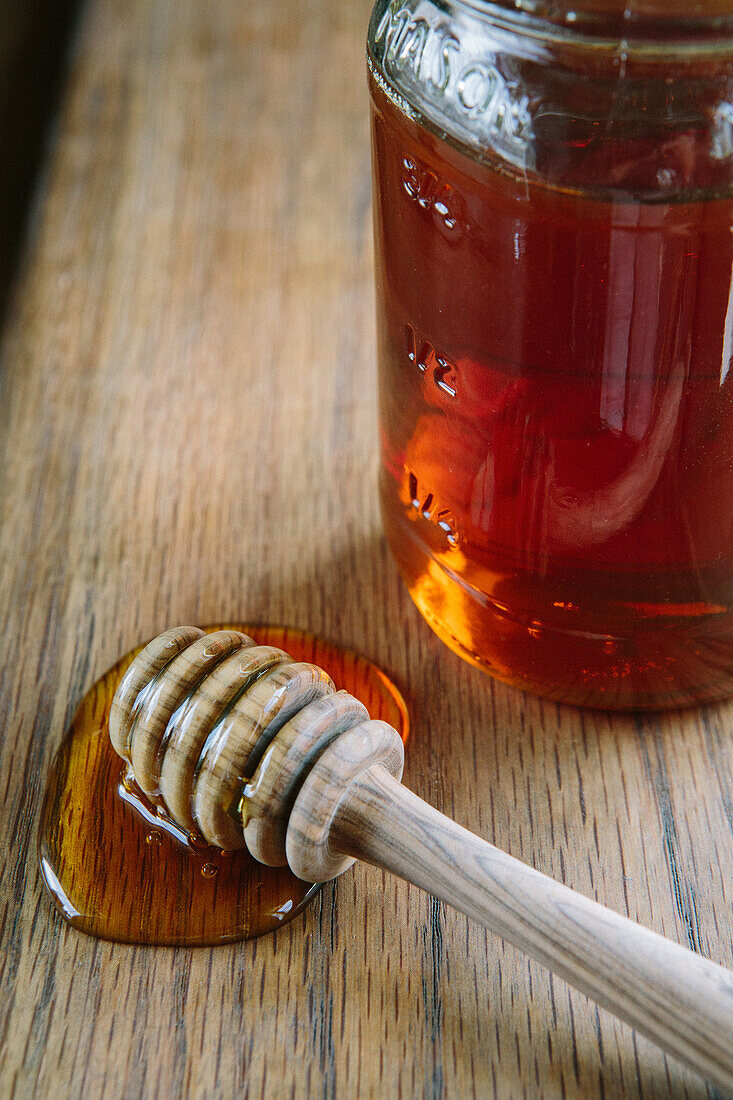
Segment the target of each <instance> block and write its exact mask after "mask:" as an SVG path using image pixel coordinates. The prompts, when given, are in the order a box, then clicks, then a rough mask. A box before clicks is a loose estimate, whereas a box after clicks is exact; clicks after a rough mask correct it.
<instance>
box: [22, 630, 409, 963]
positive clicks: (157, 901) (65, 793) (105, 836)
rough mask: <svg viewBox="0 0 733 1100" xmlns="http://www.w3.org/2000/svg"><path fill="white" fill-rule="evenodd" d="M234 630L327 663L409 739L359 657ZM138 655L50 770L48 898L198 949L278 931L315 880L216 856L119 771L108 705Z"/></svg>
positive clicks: (90, 924)
mask: <svg viewBox="0 0 733 1100" xmlns="http://www.w3.org/2000/svg"><path fill="white" fill-rule="evenodd" d="M212 629H214V628H212ZM234 629H237V630H240V629H241V630H243V631H244V632H246V633H248V634H251V635H253V636H254V637H255V638H256V639H257V641H258V642H259V643H260V644H263V645H273V646H277V647H278V648H280V649H284V650H285V651H286V652H287V653H289V654H290V655H291V656H292V657H293V658H294V659H295V660H297V661H308V662H311V663H313V664H316V665H319V666H320V667H322V668H324V669H325V670H326V672H328V674H329V675H330V676H331V678H332V679H333V681H334V683H335V684H337V686H338V687H343V688H345V689H346V690H347V691H349V692H350V693H351V694H352V695H354V696H355V697H356V698H357V699H359V700H360V701H361V702H363V703H364V705H365V706H366V707H367V709H368V710H369V711H370V714H371V716H372V717H373V718H382V719H384V720H385V721H387V722H389V723H390V724H391V725H393V726H394V727H395V728H396V729H397V730H398V731H399V732H400V733H401V735H402V736H403V738H404V737H406V735H407V729H408V719H407V710H406V708H405V704H404V701H403V699H402V697H401V695H400V693H399V691H398V690H397V688H396V687H395V686H394V685H393V684H392V682H391V681H390V680H389V679H388V677H387V676H385V675H384V673H382V672H381V671H380V670H379V669H378V668H376V666H375V665H373V664H371V663H370V662H369V661H366V660H365V659H364V658H363V657H360V656H359V655H358V654H356V653H354V652H353V651H351V650H344V649H341V648H339V647H338V646H335V645H333V644H331V643H329V642H326V641H324V640H323V639H321V638H317V637H316V636H314V635H312V634H307V633H304V632H302V631H297V630H284V629H281V628H278V627H242V626H239V625H237V626H235V627H234ZM139 652H140V649H136V650H134V651H133V652H131V653H128V654H127V655H126V656H125V657H123V658H122V659H121V660H120V661H118V663H117V664H116V665H115V666H114V667H113V668H111V669H110V670H109V672H107V673H106V674H105V675H104V676H103V677H102V678H101V679H100V680H98V681H97V682H96V683H95V684H94V685H93V686H92V688H91V689H90V690H89V691H88V692H87V694H86V695H85V696H84V698H83V700H82V702H81V704H80V706H79V708H78V710H77V713H76V716H75V717H74V720H73V722H72V724H71V727H70V728H69V730H68V733H67V735H66V737H65V739H64V741H63V743H62V745H61V748H60V750H59V753H58V755H57V758H56V760H55V762H54V765H53V767H52V770H51V773H50V776H49V781H48V787H47V790H46V796H45V800H44V806H43V811H42V815H41V826H40V833H39V855H40V861H41V871H42V874H43V879H44V882H45V884H46V887H47V888H48V890H49V893H50V894H51V897H52V899H53V901H54V904H55V905H56V908H57V909H58V910H59V912H60V913H61V915H62V916H63V917H64V918H65V919H66V920H67V921H68V922H69V923H70V924H71V925H73V926H74V927H75V928H77V929H79V930H80V931H83V932H87V933H89V934H91V935H95V936H99V937H101V938H103V939H110V940H117V941H120V942H123V943H149V944H179V945H184V944H187V945H194V946H195V945H201V944H216V943H224V942H228V941H232V940H239V939H249V938H251V937H254V936H258V935H262V934H263V933H265V932H271V931H274V930H275V929H276V928H278V927H279V926H280V925H282V924H285V923H286V922H287V921H290V920H292V919H293V917H295V916H296V915H297V914H298V913H300V912H301V911H302V910H303V908H304V907H305V906H306V905H307V904H308V902H309V901H310V900H311V899H312V898H313V897H314V895H315V893H316V891H317V889H318V887H317V886H315V885H314V884H312V883H307V882H302V881H301V880H299V879H297V878H296V877H295V876H294V875H293V874H291V872H290V871H289V870H288V868H272V867H264V866H262V865H261V864H259V863H257V862H256V861H255V860H254V859H253V858H252V857H251V856H250V855H249V854H248V853H247V852H246V850H240V851H236V852H223V851H220V850H219V849H217V848H212V847H210V846H209V845H207V844H206V843H205V842H203V841H202V840H201V839H200V838H196V837H195V836H189V835H187V834H186V833H184V832H183V831H182V830H181V829H180V828H178V826H177V825H176V824H175V823H174V822H172V821H171V820H170V819H169V818H168V817H167V816H166V815H165V814H164V813H161V811H160V809H158V808H157V807H156V806H154V805H153V804H152V803H151V802H149V801H148V799H147V798H146V797H145V796H144V795H143V793H142V792H141V791H140V790H139V789H138V787H137V786H136V784H135V783H134V781H133V780H132V779H131V778H129V777H128V776H127V775H126V774H125V765H124V763H123V761H122V760H121V759H120V758H119V757H118V756H117V754H116V753H115V752H114V750H113V748H112V745H111V743H110V740H109V735H108V730H107V722H108V718H109V709H110V705H111V702H112V698H113V696H114V693H115V690H116V688H117V685H118V683H119V682H120V679H121V678H122V675H123V673H124V672H125V670H126V669H127V667H128V666H129V664H130V663H131V661H132V660H133V659H134V657H135V656H136V655H137V653H139ZM245 778H247V777H243V779H245Z"/></svg>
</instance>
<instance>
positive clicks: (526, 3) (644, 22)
mask: <svg viewBox="0 0 733 1100" xmlns="http://www.w3.org/2000/svg"><path fill="white" fill-rule="evenodd" d="M453 2H454V3H455V4H456V5H457V6H458V7H464V8H470V9H471V10H472V11H473V12H474V13H476V14H477V15H479V16H484V17H489V18H494V19H499V20H504V19H506V20H508V21H511V22H512V23H514V22H515V21H518V20H521V21H522V22H523V23H526V22H530V23H533V24H536V25H537V29H538V31H539V30H540V28H541V27H542V26H547V25H548V24H549V25H550V26H553V27H554V28H557V30H558V31H563V30H564V31H566V32H567V33H569V34H578V33H580V34H589V35H592V36H593V37H596V36H600V37H603V38H608V39H617V38H627V39H644V40H649V41H650V42H658V41H660V40H661V41H669V42H670V43H673V42H674V43H675V44H677V43H679V42H680V40H685V39H693V40H697V41H699V39H700V38H702V39H710V38H711V37H715V38H716V39H717V40H718V42H719V43H720V45H721V46H723V42H722V41H721V39H722V40H725V39H733V0H692V2H691V0H453ZM726 44H727V43H726Z"/></svg>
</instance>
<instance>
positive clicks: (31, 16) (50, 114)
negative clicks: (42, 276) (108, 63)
mask: <svg viewBox="0 0 733 1100" xmlns="http://www.w3.org/2000/svg"><path fill="white" fill-rule="evenodd" d="M80 7H81V4H80V2H79V0H0V150H2V156H1V157H0V318H1V317H2V315H3V314H4V312H5V308H6V306H7V300H8V292H9V290H10V287H11V286H12V282H13V276H14V274H15V268H16V265H17V262H18V259H19V256H20V251H21V246H22V242H23V238H24V236H25V230H26V225H27V220H28V215H29V211H30V203H31V200H32V197H33V189H34V183H35V179H36V176H37V173H38V170H39V167H40V164H41V160H42V157H43V152H44V147H45V143H46V136H47V134H48V132H49V127H50V125H51V124H52V122H53V118H54V114H55V111H56V108H57V106H58V102H59V94H60V91H61V86H62V79H63V73H64V67H65V66H64V62H65V59H66V55H67V51H68V48H69V42H70V39H71V34H72V31H73V28H74V25H75V21H76V15H77V13H78V11H79V9H80Z"/></svg>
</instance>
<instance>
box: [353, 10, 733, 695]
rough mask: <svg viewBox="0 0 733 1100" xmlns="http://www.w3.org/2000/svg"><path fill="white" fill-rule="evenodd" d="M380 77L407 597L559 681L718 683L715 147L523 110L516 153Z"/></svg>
mask: <svg viewBox="0 0 733 1100" xmlns="http://www.w3.org/2000/svg"><path fill="white" fill-rule="evenodd" d="M414 25H415V26H416V27H417V26H418V21H417V20H415V21H414ZM405 26H406V27H407V30H405V29H404V28H405ZM410 26H412V24H409V25H405V24H402V25H401V27H402V29H400V28H399V27H398V30H399V31H400V34H402V39H400V40H399V41H398V40H397V39H395V41H397V45H396V46H395V47H394V50H395V51H396V50H397V49H398V47H399V44H400V42H401V41H406V38H405V35H406V33H407V31H409V28H410ZM418 29H419V27H418ZM410 41H412V40H410ZM405 48H406V47H404V48H403V52H404V49H405ZM395 64H396V62H395ZM405 64H407V63H406V62H405ZM445 71H446V73H447V72H448V70H447V68H446V69H445ZM421 75H422V70H421ZM446 79H447V76H446ZM666 86H667V85H666V84H665V87H666ZM371 92H372V99H373V115H372V126H373V132H372V138H373V154H374V190H375V229H376V233H375V238H376V267H377V317H378V350H379V368H380V428H381V454H382V467H381V500H382V508H383V515H384V523H385V527H386V532H387V536H388V539H389V542H390V545H391V548H392V551H393V553H394V555H395V557H396V559H397V562H398V564H399V566H400V569H401V571H402V573H403V576H404V578H405V580H406V582H407V585H408V587H409V590H410V593H411V595H412V597H413V599H414V600H415V602H416V604H417V606H418V607H419V609H420V610H421V612H422V613H423V615H424V616H425V618H426V619H427V620H428V622H429V623H430V624H431V626H432V627H433V628H434V629H435V631H436V632H437V633H438V634H439V635H440V637H441V638H442V639H443V640H444V641H445V642H447V644H448V645H449V646H451V647H452V648H453V649H454V650H456V651H457V652H458V653H460V654H461V655H462V656H463V657H465V658H467V659H468V660H470V661H473V662H474V663H476V664H478V665H480V666H481V667H482V668H485V669H487V670H488V671H489V672H491V673H493V674H494V675H495V676H497V677H499V678H501V679H503V680H506V681H508V682H510V683H513V684H517V685H519V686H521V687H524V688H527V689H530V690H533V691H537V692H540V693H542V694H546V695H550V696H552V697H554V698H557V699H562V700H567V701H570V702H576V703H586V704H592V705H599V706H611V707H659V706H677V705H685V704H689V703H693V702H700V701H708V700H714V699H718V698H721V697H723V696H725V695H728V694H730V693H731V691H733V610H732V609H733V371H730V365H731V351H732V350H733V348H732V344H733V280H732V275H731V273H732V271H733V233H732V232H731V225H732V224H733V204H732V201H731V198H730V183H731V180H730V158H726V156H722V157H721V156H720V155H718V154H719V153H720V150H719V149H718V150H716V149H715V148H712V147H711V142H710V135H709V133H706V132H704V131H702V130H700V129H699V128H696V125H695V123H694V122H693V121H691V122H689V123H685V122H684V121H683V122H682V123H679V122H678V123H677V125H676V128H675V127H670V132H669V136H668V138H667V140H666V141H661V142H660V140H659V137H658V135H655V136H654V138H653V139H652V138H650V137H649V136H648V135H646V134H645V131H644V128H643V125H641V123H639V122H638V121H636V122H634V124H633V125H631V124H629V126H627V127H626V129H625V130H622V137H618V138H614V139H613V140H604V137H603V133H602V132H600V131H601V130H602V127H599V126H596V127H595V128H594V127H593V126H591V125H590V123H588V125H587V126H586V127H585V129H584V128H583V126H582V125H581V124H580V123H578V122H577V120H576V121H575V123H574V129H573V130H572V133H571V134H570V136H568V134H567V133H566V132H565V131H564V130H563V129H562V127H561V126H560V125H559V123H558V120H557V118H554V117H552V116H551V115H550V114H549V113H546V114H545V115H543V114H542V113H541V110H539V111H538V117H537V119H536V120H533V121H532V126H533V128H534V129H533V133H532V142H533V145H532V152H533V156H534V158H535V160H534V164H533V171H532V172H527V171H523V172H520V171H517V170H513V169H512V166H511V165H507V164H506V163H501V162H500V161H499V159H498V158H496V157H493V158H492V157H490V156H489V157H485V158H482V157H481V155H480V154H479V153H477V151H476V150H471V149H467V148H465V147H463V146H462V145H461V143H460V142H459V141H456V140H452V139H449V138H447V137H445V136H444V135H441V134H440V132H439V131H438V128H437V126H435V125H432V126H430V125H427V124H423V122H422V121H421V119H420V117H419V115H417V113H416V112H413V113H412V115H411V116H408V114H406V113H405V112H403V111H402V110H401V109H400V106H399V103H398V102H397V101H396V97H394V96H393V97H388V95H387V94H385V87H384V84H383V82H382V86H380V85H379V84H378V83H377V82H376V80H374V79H372V81H371ZM668 94H669V93H668ZM670 110H671V108H670ZM637 113H639V112H637ZM640 117H642V120H643V112H641V113H640ZM690 117H691V118H692V117H693V116H692V115H691V116H690ZM623 135H626V136H623ZM667 193H670V194H669V197H667ZM685 196H689V199H688V198H686V197H685Z"/></svg>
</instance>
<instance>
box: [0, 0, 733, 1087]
mask: <svg viewBox="0 0 733 1100" xmlns="http://www.w3.org/2000/svg"><path fill="white" fill-rule="evenodd" d="M367 17H368V10H367V0H348V2H347V0H343V2H340V3H338V4H336V3H332V4H324V3H322V2H321V0H306V2H303V0H272V2H270V3H261V4H255V3H247V2H246V0H245V2H242V0H217V2H216V3H201V2H200V0H129V2H128V3H125V4H120V3H117V2H116V0H92V2H91V4H90V5H89V7H88V8H87V10H86V12H85V15H84V17H83V20H82V23H81V26H80V34H79V37H78V41H77V44H76V47H75V51H74V53H73V57H72V63H71V72H70V78H69V84H68V91H67V95H66V99H65V105H64V108H63V111H62V115H61V119H60V125H59V129H58V133H57V137H56V140H55V141H54V143H53V147H52V149H51V151H50V155H49V158H48V162H47V170H46V172H45V175H44V178H43V180H42V186H41V190H40V193H39V198H38V204H37V212H36V216H35V219H34V221H33V224H32V229H31V234H30V239H29V243H28V248H27V253H26V258H25V264H24V268H23V271H22V272H21V277H20V279H19V281H18V284H17V293H16V296H15V302H14V307H13V310H12V313H11V317H10V321H9V324H8V326H7V329H6V332H5V336H4V344H3V360H4V368H3V369H4V373H3V376H2V379H3V382H2V384H3V399H2V403H1V404H0V416H2V439H3V441H4V448H5V450H4V465H3V477H2V493H1V495H0V504H1V506H2V528H1V530H0V576H1V578H2V588H3V602H2V607H3V620H2V623H3V631H2V641H1V642H0V645H1V646H2V681H1V683H2V748H1V750H0V751H1V757H0V761H1V763H0V777H1V778H0V783H1V785H2V800H1V808H0V822H1V828H2V837H3V847H4V856H5V865H4V868H3V870H2V880H1V881H2V886H1V888H0V889H1V892H0V914H1V916H0V934H1V936H2V953H1V954H0V988H1V990H2V993H1V996H0V1005H2V1008H1V1009H0V1037H1V1044H2V1046H1V1052H0V1065H1V1069H0V1094H1V1095H3V1096H7V1095H13V1094H14V1093H15V1094H17V1095H19V1096H30V1095H36V1094H40V1095H43V1094H47V1095H49V1096H53V1097H57V1096H70V1097H76V1096H81V1095H84V1096H85V1097H87V1096H101V1095H103V1094H105V1095H113V1096H131V1097H132V1096H138V1095H145V1096H153V1095H161V1096H174V1095H175V1096H177V1095H182V1094H186V1093H187V1094H189V1095H195V1096H224V1097H227V1096H231V1095H234V1094H242V1093H244V1094H246V1095H250V1096H252V1097H260V1096H262V1097H286V1096H294V1097H306V1096H308V1097H312V1096H316V1097H320V1096H325V1097H348V1096H354V1095H360V1096H378V1097H380V1098H387V1097H389V1098H391V1097H394V1096H402V1097H424V1096H427V1097H436V1098H438V1097H461V1098H463V1097H469V1096H479V1097H488V1096H494V1095H495V1096H499V1097H502V1098H506V1097H535V1096H539V1095H541V1096H543V1097H554V1096H572V1097H583V1098H588V1097H606V1098H611V1097H644V1098H646V1100H649V1098H650V1097H668V1096H669V1097H683V1096H686V1097H701V1096H708V1095H712V1093H711V1092H709V1090H708V1089H707V1088H706V1086H705V1085H704V1084H703V1083H702V1082H701V1081H700V1080H699V1079H697V1078H696V1077H694V1076H693V1074H691V1073H688V1072H686V1071H685V1070H683V1069H681V1068H680V1066H678V1065H677V1064H676V1063H674V1062H673V1061H672V1060H666V1059H665V1058H664V1057H663V1056H662V1055H661V1054H660V1053H659V1052H658V1051H657V1050H656V1049H654V1048H653V1047H652V1046H651V1044H649V1043H648V1042H646V1041H644V1040H642V1039H640V1038H638V1037H636V1036H635V1035H634V1034H633V1033H632V1032H631V1030H630V1029H628V1028H627V1027H626V1026H624V1025H622V1024H619V1023H617V1022H615V1021H614V1020H613V1019H612V1018H611V1017H610V1016H609V1015H607V1014H606V1013H605V1012H603V1011H599V1010H598V1009H596V1008H595V1006H594V1005H593V1004H591V1003H590V1002H588V1001H587V1000H586V999H585V998H584V997H583V996H582V995H580V994H577V993H575V992H572V991H571V990H569V988H568V987H567V986H566V985H565V984H564V983H563V982H562V981H560V980H559V979H555V980H553V979H552V978H551V977H550V976H549V975H548V973H547V972H546V971H545V970H543V969H542V967H540V966H538V965H535V964H533V963H529V962H527V960H526V959H525V958H524V957H522V956H521V955H519V954H518V953H517V952H516V951H514V949H512V948H510V947H508V946H506V945H505V944H503V943H502V942H501V941H500V940H499V939H497V938H495V937H493V936H491V935H488V934H486V933H484V932H483V931H482V930H481V929H478V928H476V927H473V926H471V925H469V924H468V922H467V921H466V920H465V919H464V918H463V917H461V916H459V915H458V914H456V913H454V912H452V911H450V910H447V909H445V908H444V907H443V906H442V905H441V904H438V903H437V902H435V901H433V900H431V899H430V898H429V897H427V896H424V895H422V894H420V893H419V892H418V891H417V890H413V889H411V888H408V887H407V886H405V885H403V884H402V883H400V882H396V881H393V880H391V879H388V878H387V877H386V876H383V875H382V874H381V873H379V872H378V871H376V870H373V869H370V868H366V867H359V868H357V869H356V871H355V872H354V873H351V874H348V875H347V876H345V877H344V878H343V879H342V880H340V881H339V882H338V883H337V884H335V885H329V886H327V887H326V888H325V889H324V890H323V892H322V894H321V896H320V898H319V900H317V901H316V902H315V903H314V904H313V906H312V907H311V908H310V909H309V910H308V911H307V913H306V914H305V915H304V916H302V917H299V918H298V919H297V920H296V921H295V922H294V923H293V924H292V925H290V926H288V927H286V928H284V929H282V930H281V931H279V932H278V933H277V934H276V935H273V936H271V937H269V938H265V939H262V940H259V941H250V942H248V943H242V944H236V945H234V946H229V947H221V948H216V949H207V948H201V949H179V950H172V949H164V948H157V949H156V948H135V947H126V946H117V945H112V944H109V943H102V942H98V941H94V940H92V939H89V938H86V937H84V936H82V935H80V934H78V933H76V932H75V931H73V930H72V929H70V928H68V927H66V926H65V925H64V923H63V921H62V920H61V919H60V918H59V917H58V916H57V915H56V914H55V912H54V911H53V910H52V908H51V906H50V904H49V901H48V899H47V898H46V896H45V894H44V893H43V891H42V888H41V883H40V879H39V874H38V869H37V865H36V854H35V847H36V828H37V821H38V813H39V802H40V798H41V795H42V791H43V786H44V776H45V773H46V771H47V768H48V766H49V763H50V761H51V758H52V755H53V753H54V752H55V750H56V748H57V746H58V744H59V741H60V739H61V737H62V734H63V731H64V727H65V725H66V724H67V722H68V720H69V718H70V716H71V714H72V713H73V710H74V708H75V707H76V705H77V703H78V701H79V699H80V697H81V694H82V692H83V691H84V690H85V689H86V688H87V687H88V686H89V685H90V684H91V682H92V681H93V680H94V678H96V677H97V676H98V675H99V674H101V673H102V672H103V671H104V670H105V669H106V668H107V667H108V666H109V665H110V664H111V663H112V662H113V661H114V660H116V658H117V657H118V656H119V655H120V654H121V653H123V652H124V651H126V650H127V649H129V648H130V647H132V646H133V645H135V644H136V643H138V642H139V641H141V640H143V639H145V638H147V637H149V636H151V635H153V634H154V633H156V632H158V631H159V630H161V629H163V628H164V627H166V626H168V625H170V624H173V623H178V622H189V621H190V622H203V623H209V622H215V621H218V620H227V621H232V620H237V619H241V620H249V621H253V620H254V621H257V620H260V621H271V622H282V623H287V624H291V625H295V626H301V627H306V628H308V629H310V630H314V631H317V632H320V633H323V634H325V635H327V636H330V637H331V638H333V639H335V640H337V641H339V642H342V643H344V644H346V645H349V646H354V647H357V648H359V649H361V651H362V652H364V653H365V654H366V655H367V656H369V657H371V658H372V659H374V660H376V661H377V662H379V663H380V664H382V665H383V666H384V667H385V668H386V669H387V670H388V671H389V672H391V673H392V674H393V676H394V677H395V678H396V679H397V681H398V683H400V684H401V685H402V686H403V687H404V689H405V692H406V695H407V697H408V700H409V702H410V706H411V709H412V715H413V720H414V735H413V738H412V742H411V745H410V749H409V758H408V766H407V775H406V778H407V781H408V783H409V784H410V785H412V786H413V787H414V789H415V790H417V791H418V793H420V794H421V795H422V796H424V797H425V798H427V799H428V800H430V801H431V802H433V803H434V804H435V805H437V806H438V807H439V808H441V809H443V810H445V811H446V812H447V813H449V814H451V815H453V816H455V817H456V818H457V819H459V820H460V821H461V822H462V823H464V824H465V825H467V826H468V827H469V828H471V829H473V830H475V831H477V832H479V833H481V834H483V835H484V836H487V837H488V838H489V839H492V840H494V841H495V842H496V843H497V844H498V845H499V846H501V847H505V848H507V849H508V850H509V851H511V852H512V853H513V854H515V855H517V856H519V857H520V858H522V859H524V860H527V861H529V862H531V863H532V864H534V865H535V866H536V867H539V868H541V869H542V870H544V871H546V872H547V873H549V874H551V875H554V876H556V877H558V878H560V879H562V880H564V881H565V882H567V883H568V884H570V885H572V886H573V887H575V888H577V889H578V890H580V891H583V892H585V893H587V894H589V895H590V896H592V897H595V898H597V899H599V900H600V901H602V902H604V903H606V904H608V905H610V906H612V907H614V908H616V909H618V910H620V911H621V912H623V913H628V914H630V915H631V916H632V917H633V918H635V919H638V920H639V921H641V922H642V923H644V924H647V925H649V926H650V927H653V928H655V929H656V930H658V931H659V932H662V933H664V934H666V935H668V936H671V937H673V938H675V939H677V940H679V941H680V942H681V943H683V944H686V945H689V946H690V947H691V948H693V949H695V950H699V951H701V952H702V953H704V954H706V955H708V956H709V957H710V958H712V959H715V960H716V961H718V962H721V963H724V964H727V965H728V966H733V944H732V942H731V940H732V938H733V910H732V901H733V892H732V889H731V881H732V877H733V876H732V872H733V785H732V784H731V765H732V763H733V748H732V746H731V736H730V728H731V719H732V717H733V706H731V705H728V706H721V707H717V708H709V709H706V710H700V711H690V712H687V713H678V714H666V715H659V716H650V717H640V716H638V715H630V716H621V717H613V716H606V715H604V714H602V713H597V712H587V713H582V712H581V711H579V710H574V709H570V708H563V707H560V706H556V705H554V704H550V703H545V702H541V701H539V700H537V699H534V698H530V697H528V696H524V695H522V694H521V693H519V692H517V691H514V690H511V689H510V688H507V687H504V686H502V685H501V684H497V683H493V682H492V681H491V680H489V679H488V678H486V677H485V676H483V675H482V674H481V673H479V672H477V671H475V670H473V669H471V668H469V667H467V666H466V665H464V664H462V663H461V662H460V661H459V660H458V658H456V657H454V656H453V655H452V654H451V653H449V652H448V651H446V650H445V649H444V648H442V647H441V645H440V644H439V643H438V642H437V641H436V640H435V638H434V637H433V635H432V634H431V633H430V631H429V630H428V628H427V627H426V626H425V625H424V624H423V622H422V620H421V619H420V617H419V616H418V614H417V612H416V611H415V610H414V608H413V607H412V604H411V603H410V600H409V598H408V597H407V595H406V593H405V591H404V590H403V588H402V586H401V584H400V581H399V579H398V576H397V573H396V569H395V567H394V565H393V564H392V562H391V560H390V558H389V557H388V554H387V552H386V549H385V545H384V541H383V538H382V535H381V531H380V523H379V518H378V512H377V504H376V494H375V470H376V440H377V433H376V423H375V400H374V398H375V384H374V358H375V355H374V337H373V320H372V310H373V299H372V286H371V278H372V274H371V225H370V196H369V187H370V184H369V149H368V132H367V96H366V90H365V81H364V76H363V69H364V66H363V41H364V34H365V25H366V21H367Z"/></svg>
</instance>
